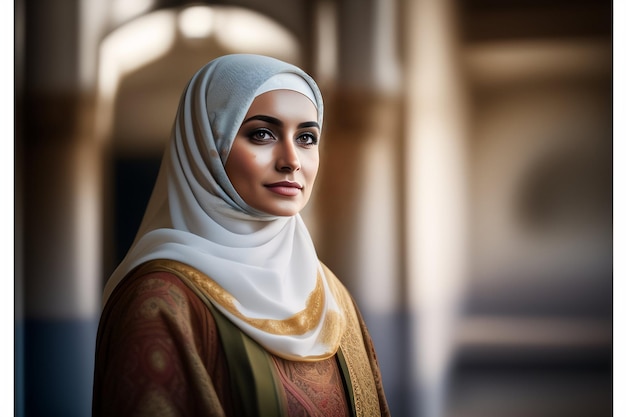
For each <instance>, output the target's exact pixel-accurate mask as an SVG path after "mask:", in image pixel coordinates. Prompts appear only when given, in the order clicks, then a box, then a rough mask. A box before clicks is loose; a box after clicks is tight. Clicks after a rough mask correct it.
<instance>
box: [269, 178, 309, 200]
mask: <svg viewBox="0 0 626 417" xmlns="http://www.w3.org/2000/svg"><path fill="white" fill-rule="evenodd" d="M265 187H267V188H268V189H269V190H270V191H272V192H274V193H276V194H279V195H282V196H287V197H293V196H296V195H298V194H299V193H300V190H301V189H302V186H301V185H300V184H298V183H297V182H291V181H281V182H275V183H273V184H267V185H266V186H265Z"/></svg>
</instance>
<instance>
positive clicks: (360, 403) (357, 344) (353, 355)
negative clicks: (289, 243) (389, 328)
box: [323, 265, 380, 417]
mask: <svg viewBox="0 0 626 417" xmlns="http://www.w3.org/2000/svg"><path fill="white" fill-rule="evenodd" d="M323 268H324V273H325V274H326V277H327V278H328V282H329V285H330V286H331V290H332V291H333V294H334V295H335V298H336V300H337V301H338V302H339V303H340V305H341V308H342V310H343V311H344V312H345V314H346V321H347V323H348V324H347V326H346V330H345V332H344V333H343V337H342V338H341V342H340V347H341V351H342V352H343V354H344V357H345V361H346V365H347V367H348V373H349V374H350V382H351V383H352V391H353V393H354V409H355V413H356V415H357V417H372V416H379V415H380V402H379V399H378V390H377V388H376V381H375V380H374V374H373V373H372V368H371V365H370V361H369V356H368V355H367V351H366V350H365V342H364V340H363V335H362V333H361V327H360V325H359V319H358V316H357V313H356V311H355V309H354V304H353V303H352V299H351V298H350V296H349V295H348V293H347V292H346V291H341V290H340V288H338V286H339V285H340V284H339V281H338V279H337V278H336V277H335V276H334V274H333V273H332V272H331V271H330V270H329V269H328V268H327V267H326V266H325V265H323ZM331 277H332V278H331Z"/></svg>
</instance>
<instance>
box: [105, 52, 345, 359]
mask: <svg viewBox="0 0 626 417" xmlns="http://www.w3.org/2000/svg"><path fill="white" fill-rule="evenodd" d="M277 74H291V77H292V76H293V75H297V76H299V77H300V78H301V79H302V80H303V81H305V82H306V84H308V87H310V89H307V91H306V92H302V93H303V94H305V95H307V96H308V97H309V98H310V99H312V100H314V104H315V106H316V107H317V110H318V123H319V124H320V126H322V119H323V110H324V109H323V102H322V96H321V93H320V91H319V88H318V87H317V85H316V83H315V81H314V80H313V79H312V78H311V77H310V76H309V75H307V74H306V73H305V72H304V71H302V70H301V69H299V68H298V67H295V66H293V65H291V64H288V63H285V62H282V61H280V60H277V59H274V58H270V57H265V56H258V55H249V54H235V55H226V56H223V57H220V58H217V59H215V60H213V61H211V62H209V63H208V64H206V65H205V66H204V67H202V68H201V69H200V70H199V71H198V72H197V73H196V74H195V75H194V76H193V77H192V79H191V80H190V81H189V83H188V85H187V87H186V88H185V90H184V92H183V94H182V97H181V100H180V104H179V108H178V112H177V115H176V119H175V122H174V126H173V129H172V133H171V140H170V143H169V147H168V148H167V150H166V152H165V154H164V157H163V161H162V163H161V168H160V171H159V174H158V177H157V180H156V184H155V187H154V190H153V193H152V196H151V198H150V201H149V203H148V206H147V209H146V212H145V214H144V218H143V221H142V224H141V226H140V228H139V231H138V234H137V236H136V238H135V241H134V243H133V245H132V246H131V248H130V250H129V252H128V254H127V255H126V257H125V258H124V259H123V261H122V262H121V264H120V265H119V266H118V268H117V269H116V270H115V271H114V273H113V274H112V276H111V278H110V279H109V281H108V282H107V284H106V286H105V290H104V303H106V301H107V300H108V298H109V297H110V295H111V293H112V291H113V290H114V288H115V287H116V286H117V285H118V284H119V282H120V281H121V280H122V279H123V278H124V277H125V276H126V275H127V274H128V273H129V272H131V271H132V270H133V269H134V268H136V267H138V266H139V265H141V264H143V263H145V262H147V261H150V260H156V259H169V260H174V261H179V262H182V263H184V264H187V265H189V266H191V267H193V268H195V269H197V270H198V271H200V272H202V273H203V274H205V275H206V276H207V277H208V278H209V279H210V280H212V281H213V282H212V285H213V288H216V289H217V291H215V292H213V293H212V294H209V299H210V300H211V302H212V303H213V305H215V307H216V308H217V309H219V310H220V311H221V312H222V313H223V314H224V315H225V316H226V317H227V318H228V319H229V320H231V321H232V322H233V323H234V324H235V325H237V326H238V327H239V328H240V329H241V330H242V331H243V332H245V333H246V334H248V336H250V337H251V338H252V339H254V340H255V341H257V342H258V343H259V344H261V345H262V346H263V347H265V348H266V349H267V350H269V351H270V352H272V353H274V354H276V355H279V356H282V357H285V358H288V359H306V358H323V357H329V356H331V355H333V354H334V353H335V351H336V349H337V347H338V343H339V340H338V337H337V336H333V337H329V336H328V331H327V327H328V321H329V320H332V321H337V317H339V320H338V321H337V323H338V325H339V326H343V323H344V320H343V318H342V314H341V313H340V309H339V308H338V306H337V302H336V301H335V298H334V297H333V294H332V292H331V290H330V288H329V285H328V281H327V279H326V277H325V276H324V272H323V270H322V268H321V265H320V262H319V260H318V258H317V254H316V252H315V247H314V245H313V242H312V240H311V237H310V235H309V232H308V230H307V228H306V226H305V224H304V222H303V221H302V218H301V217H300V215H299V214H297V215H295V216H292V217H277V216H271V215H268V214H266V213H263V212H260V211H258V210H256V209H254V208H253V207H250V206H249V205H248V204H246V202H245V201H243V199H242V198H241V197H240V196H239V195H238V194H237V192H236V191H235V189H234V187H233V185H232V184H231V182H230V180H229V179H228V176H227V175H226V171H225V168H224V165H225V163H226V159H227V158H228V153H229V150H230V147H231V145H232V143H233V141H234V138H235V136H236V133H237V131H238V130H239V127H240V125H241V123H242V122H243V118H244V117H245V115H246V113H247V111H248V109H249V107H250V105H251V103H252V101H253V100H254V98H255V95H258V94H259V93H258V90H259V87H261V86H263V89H262V91H261V92H264V91H267V90H271V89H277V88H281V87H280V85H278V86H274V87H271V84H272V82H268V80H270V79H276V77H275V76H276V75H277ZM278 78H280V77H278ZM268 84H269V85H270V87H268ZM294 322H297V323H298V325H297V326H295V327H294V326H289V325H285V324H289V323H291V324H293V323H294ZM325 322H326V325H327V326H326V330H324V329H325V326H324V323H325ZM336 326H337V324H335V325H334V327H336ZM335 330H336V329H335ZM333 333H335V334H337V333H338V334H339V335H340V334H341V333H342V332H337V331H335V332H333ZM329 339H331V340H329Z"/></svg>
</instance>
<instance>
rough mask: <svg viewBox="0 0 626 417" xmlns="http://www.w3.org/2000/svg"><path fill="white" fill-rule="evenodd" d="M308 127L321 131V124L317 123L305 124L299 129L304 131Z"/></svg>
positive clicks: (300, 125) (299, 126)
mask: <svg viewBox="0 0 626 417" xmlns="http://www.w3.org/2000/svg"><path fill="white" fill-rule="evenodd" d="M306 127H316V128H317V129H318V130H320V124H319V123H317V122H303V123H300V124H299V125H298V129H304V128H306Z"/></svg>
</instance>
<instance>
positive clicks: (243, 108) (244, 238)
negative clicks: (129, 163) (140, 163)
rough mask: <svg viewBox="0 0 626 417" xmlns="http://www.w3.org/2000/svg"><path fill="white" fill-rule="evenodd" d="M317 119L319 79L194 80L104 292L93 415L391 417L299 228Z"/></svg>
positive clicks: (250, 58)
mask: <svg viewBox="0 0 626 417" xmlns="http://www.w3.org/2000/svg"><path fill="white" fill-rule="evenodd" d="M322 118H323V102H322V97H321V94H320V91H319V89H318V87H317V85H316V84H315V82H314V81H313V79H312V78H311V77H309V76H308V75H307V74H306V73H305V72H303V71H302V70H301V69H299V68H297V67H294V66H292V65H290V64H287V63H284V62H282V61H279V60H276V59H273V58H269V57H264V56H257V55H246V54H238V55H227V56H224V57H221V58H218V59H215V60H214V61H211V62H210V63H208V64H207V65H206V66H204V67H203V68H201V69H200V70H199V71H198V72H197V73H196V74H195V75H194V76H193V77H192V79H191V81H190V82H189V84H188V85H187V88H186V89H185V91H184V93H183V95H182V98H181V102H180V106H179V109H178V114H177V116H176V121H175V124H174V128H173V131H172V139H171V142H170V146H169V148H168V149H167V151H166V153H165V156H164V158H163V162H162V165H161V169H160V171H159V175H158V178H157V181H156V184H155V188H154V191H153V194H152V197H151V199H150V201H149V204H148V207H147V210H146V213H145V215H144V219H143V222H142V224H141V226H140V228H139V232H138V234H137V237H136V239H135V241H134V243H133V245H132V247H131V249H130V250H129V252H128V254H127V255H126V257H125V258H124V260H123V261H122V263H121V264H120V265H119V267H118V268H117V269H116V270H115V272H114V273H113V275H112V276H111V278H110V279H109V281H108V282H107V285H106V287H105V293H104V303H105V305H104V310H103V313H102V317H101V320H100V327H99V330H98V341H97V349H96V370H95V381H94V382H95V383H94V402H93V411H94V416H128V415H133V416H135V415H136V416H141V415H146V416H159V415H164V416H174V415H181V416H194V415H199V416H200V415H201V416H237V417H239V416H250V417H252V416H272V417H273V416H324V417H334V416H367V417H370V416H378V415H388V414H389V411H388V408H387V403H386V400H385V396H384V392H383V389H382V385H381V379H380V373H379V368H378V364H377V361H376V356H375V353H374V348H373V346H372V344H371V340H370V338H369V335H368V333H367V330H366V327H365V325H364V323H363V320H362V319H361V317H360V315H359V313H358V310H357V308H356V307H355V305H354V303H353V300H352V299H351V297H350V295H349V294H348V292H347V291H346V289H345V288H344V287H343V285H342V284H341V283H340V282H339V280H338V279H337V278H336V277H335V276H334V275H333V273H332V272H331V271H330V270H329V269H328V268H327V267H326V266H324V265H323V264H322V263H321V262H320V261H319V260H318V258H317V254H316V252H315V248H314V246H313V243H312V241H311V238H310V235H309V233H308V231H307V229H306V226H305V225H304V223H303V221H302V219H301V217H300V215H299V212H300V211H301V210H302V208H303V207H304V206H305V205H306V203H307V201H308V200H309V197H310V195H311V190H312V187H313V184H314V182H315V177H316V175H317V170H318V165H319V152H318V141H319V138H320V134H321V130H322Z"/></svg>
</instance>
